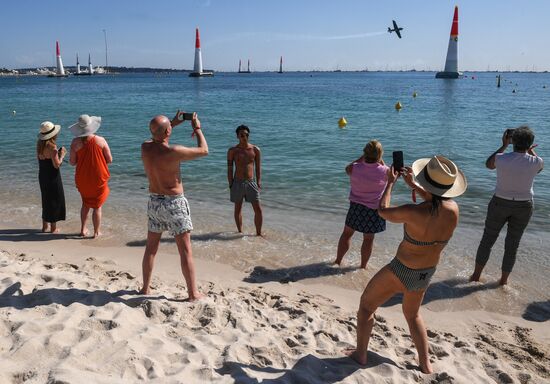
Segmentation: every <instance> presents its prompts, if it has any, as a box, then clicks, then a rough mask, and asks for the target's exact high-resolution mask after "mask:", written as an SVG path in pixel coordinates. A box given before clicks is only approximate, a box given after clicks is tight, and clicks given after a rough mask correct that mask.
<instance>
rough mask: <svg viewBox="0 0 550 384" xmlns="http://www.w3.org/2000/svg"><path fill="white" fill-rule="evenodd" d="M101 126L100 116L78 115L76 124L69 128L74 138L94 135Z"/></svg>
mask: <svg viewBox="0 0 550 384" xmlns="http://www.w3.org/2000/svg"><path fill="white" fill-rule="evenodd" d="M100 125H101V116H89V115H80V117H79V118H78V123H75V124H73V125H71V126H70V127H69V129H70V130H71V132H72V133H73V135H74V137H84V136H90V135H93V134H94V133H96V131H97V130H98V129H99V126H100Z"/></svg>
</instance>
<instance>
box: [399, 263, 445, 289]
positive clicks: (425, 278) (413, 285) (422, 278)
mask: <svg viewBox="0 0 550 384" xmlns="http://www.w3.org/2000/svg"><path fill="white" fill-rule="evenodd" d="M389 266H390V269H391V271H392V272H393V273H394V274H395V276H397V278H398V279H399V280H400V281H401V282H402V283H403V285H404V286H405V288H406V289H407V291H420V290H423V289H426V288H428V285H430V280H431V279H432V276H433V275H434V273H435V267H431V268H425V269H411V268H409V267H407V266H406V265H404V264H403V263H402V262H401V261H399V259H398V258H397V257H394V258H393V260H392V261H391V262H390V264H389Z"/></svg>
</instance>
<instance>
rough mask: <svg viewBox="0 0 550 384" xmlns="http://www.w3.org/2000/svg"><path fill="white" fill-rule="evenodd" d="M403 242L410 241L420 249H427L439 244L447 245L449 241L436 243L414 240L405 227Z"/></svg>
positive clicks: (436, 241) (437, 241)
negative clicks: (426, 247)
mask: <svg viewBox="0 0 550 384" xmlns="http://www.w3.org/2000/svg"><path fill="white" fill-rule="evenodd" d="M403 240H405V241H408V242H409V243H411V244H414V245H418V246H420V247H425V246H429V245H437V244H447V243H448V242H449V240H435V241H418V240H415V239H413V238H412V237H411V236H410V235H409V234H408V233H407V229H406V228H405V226H403Z"/></svg>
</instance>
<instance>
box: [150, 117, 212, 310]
mask: <svg viewBox="0 0 550 384" xmlns="http://www.w3.org/2000/svg"><path fill="white" fill-rule="evenodd" d="M178 116H179V111H178V113H176V116H175V117H174V118H173V119H172V120H169V119H168V118H167V117H166V116H162V115H158V116H155V117H154V118H153V119H152V120H151V122H150V123H149V130H150V131H151V135H152V138H151V140H148V141H146V142H144V143H143V144H142V145H141V159H142V160H143V167H144V168H145V173H146V174H147V178H148V179H149V193H150V197H149V204H148V206H147V216H148V217H149V223H148V232H147V244H146V246H145V254H144V255H143V264H142V268H143V288H142V289H141V291H140V293H142V294H144V295H148V294H149V285H150V283H151V274H152V273H153V264H154V261H155V256H156V254H157V251H158V248H159V243H160V238H161V235H162V232H163V231H169V232H170V234H171V235H172V236H174V238H175V240H176V244H177V246H178V251H179V254H180V260H181V270H182V272H183V277H184V278H185V283H186V284H187V291H188V292H189V300H190V301H194V300H197V299H199V298H201V297H202V295H201V294H200V293H199V291H198V288H197V282H196V279H195V265H194V262H193V253H192V250H191V230H192V229H193V224H192V223H191V212H190V211H189V204H188V202H187V199H186V198H185V197H184V196H183V183H182V181H181V172H180V163H181V162H182V161H187V160H193V159H196V158H198V157H202V156H206V155H208V145H207V144H206V139H205V138H204V136H203V134H202V131H201V123H200V121H199V119H198V117H197V115H196V114H193V120H191V126H192V127H193V135H196V136H197V147H196V148H187V147H184V146H183V145H169V144H168V141H169V140H170V135H171V134H172V129H173V128H174V127H175V126H176V125H179V124H181V123H182V122H183V121H182V120H179V119H178Z"/></svg>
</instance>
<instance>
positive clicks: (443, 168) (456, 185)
mask: <svg viewBox="0 0 550 384" xmlns="http://www.w3.org/2000/svg"><path fill="white" fill-rule="evenodd" d="M412 170H413V174H414V176H415V178H416V181H417V182H418V184H420V185H421V186H422V187H423V188H424V189H425V190H426V191H428V192H430V193H431V194H433V195H436V196H441V197H457V196H460V195H462V194H463V193H464V192H465V191H466V188H467V187H468V182H467V181H466V177H465V176H464V174H463V173H462V171H461V170H460V169H458V167H457V166H456V165H455V163H453V162H452V161H451V160H449V159H447V158H446V157H443V156H434V157H432V158H424V159H418V160H416V161H415V162H414V163H413V165H412Z"/></svg>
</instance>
